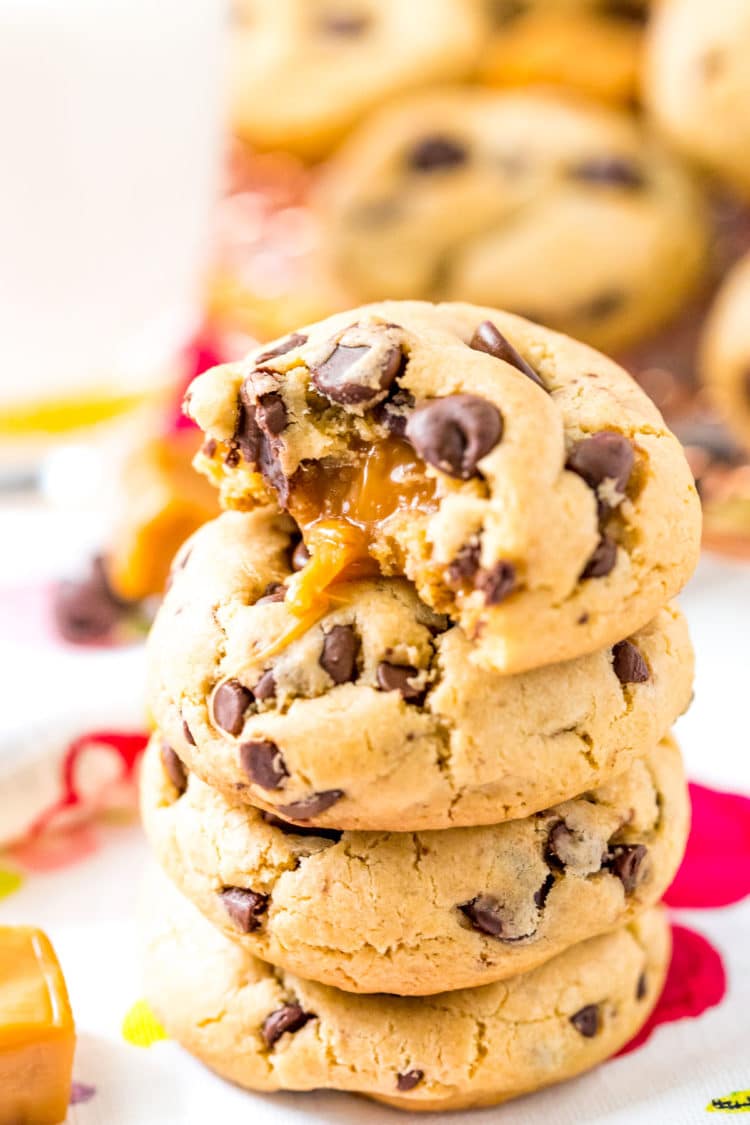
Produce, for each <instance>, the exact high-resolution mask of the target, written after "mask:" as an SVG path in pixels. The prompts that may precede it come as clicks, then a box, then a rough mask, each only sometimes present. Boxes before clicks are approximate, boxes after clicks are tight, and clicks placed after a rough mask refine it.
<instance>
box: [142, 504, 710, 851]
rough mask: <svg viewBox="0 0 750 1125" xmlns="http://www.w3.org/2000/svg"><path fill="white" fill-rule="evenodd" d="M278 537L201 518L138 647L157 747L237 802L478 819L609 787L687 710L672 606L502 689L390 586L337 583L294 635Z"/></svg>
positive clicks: (682, 652)
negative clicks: (143, 647) (165, 746)
mask: <svg viewBox="0 0 750 1125" xmlns="http://www.w3.org/2000/svg"><path fill="white" fill-rule="evenodd" d="M294 543H295V540H294V536H293V533H292V531H291V530H290V527H289V525H288V523H287V522H286V520H285V517H283V516H273V515H271V514H268V513H267V511H265V510H260V511H256V512H249V513H246V512H226V513H224V514H223V515H222V516H220V517H219V518H218V519H217V520H215V521H214V522H212V523H209V524H206V525H205V526H204V527H203V528H202V529H201V530H200V531H199V532H198V533H197V534H196V535H195V536H194V537H193V539H192V540H191V541H190V542H189V543H188V544H186V546H185V548H184V549H183V551H182V553H181V554H180V555H179V556H178V560H177V563H176V564H175V566H174V569H173V578H172V585H171V589H170V590H169V592H168V593H167V595H166V597H165V600H164V603H163V605H162V607H161V609H160V611H159V614H158V617H157V621H156V623H155V625H154V628H153V631H152V635H151V638H150V641H149V652H150V665H151V666H150V677H149V682H150V706H151V710H152V713H153V715H154V718H155V720H156V722H157V724H158V726H159V728H160V730H161V732H162V735H163V737H164V738H165V740H166V741H167V742H168V743H169V744H170V745H171V746H172V747H173V749H174V750H175V752H176V753H177V755H178V756H179V758H180V759H182V761H184V762H185V764H186V766H187V767H188V768H189V769H190V770H191V771H193V772H194V773H196V774H197V775H198V776H199V777H200V778H202V779H203V780H204V781H205V782H207V783H208V784H210V785H212V786H215V787H217V788H218V789H220V790H222V791H224V792H225V793H227V794H228V795H229V796H231V797H232V799H233V800H239V801H244V802H248V803H250V804H254V805H259V806H261V807H263V808H265V809H267V810H269V811H271V812H277V813H278V814H279V815H280V816H282V817H284V818H286V819H288V820H298V821H302V822H304V823H307V824H322V825H331V826H335V827H339V828H369V829H389V830H392V831H408V830H410V829H418V828H446V827H451V826H460V825H472V824H493V823H496V822H498V821H500V820H506V819H510V818H513V817H521V816H527V815H529V814H530V813H533V812H536V811H537V810H539V809H542V808H546V807H549V806H550V805H553V804H556V803H557V802H559V801H561V800H566V799H567V798H569V797H572V796H575V795H577V794H578V793H582V792H584V791H585V790H587V789H592V788H594V787H595V786H597V785H601V784H603V783H605V782H607V781H608V780H609V779H610V778H611V777H613V776H614V775H615V774H616V773H618V772H621V771H622V770H623V769H625V768H626V766H628V764H629V763H630V762H631V761H632V760H633V758H634V757H635V756H637V755H639V754H641V753H642V752H643V749H644V747H648V746H652V745H654V744H655V743H656V742H657V741H658V740H659V739H660V738H661V737H662V736H663V735H664V734H666V732H667V731H668V730H669V728H670V727H671V725H672V723H673V722H674V720H675V719H676V718H677V717H678V715H680V714H681V713H682V712H683V711H684V710H685V708H686V707H687V705H688V703H689V701H690V697H691V689H692V675H693V655H692V649H691V646H690V641H689V638H688V635H687V627H686V623H685V620H684V618H683V617H682V615H681V614H680V612H679V611H678V610H677V609H676V607H674V606H668V607H667V608H665V609H662V610H660V611H659V613H658V614H657V615H656V617H655V618H654V620H653V621H652V622H650V623H649V624H648V625H646V626H645V627H644V628H643V629H641V630H639V631H638V632H637V633H634V634H632V635H631V637H630V638H628V639H622V640H620V639H618V643H617V644H615V645H614V646H613V647H612V648H607V649H602V650H600V651H598V652H596V653H593V654H591V655H588V656H584V657H579V658H578V659H577V660H573V661H569V662H567V663H564V664H555V665H552V666H550V667H547V668H543V669H536V670H534V671H532V672H526V673H522V674H518V675H516V676H502V675H499V674H497V673H494V672H490V671H487V670H485V669H482V668H480V667H478V666H477V665H475V664H472V662H471V660H470V655H471V651H472V644H471V642H470V641H469V639H468V638H467V636H466V634H465V633H464V632H463V630H462V629H461V628H460V627H458V626H449V623H448V622H447V621H446V619H445V618H441V617H438V616H436V615H435V614H434V613H432V612H431V611H430V610H428V609H427V608H426V607H425V606H424V605H423V604H421V603H420V601H419V600H418V598H417V597H416V595H415V593H414V591H413V588H412V587H411V586H410V584H409V583H408V582H405V581H403V580H400V579H387V578H368V579H358V580H356V581H350V582H347V583H343V584H340V585H338V586H337V587H335V588H334V589H333V592H332V598H331V602H330V604H329V605H328V607H327V609H325V611H324V612H323V613H322V614H321V615H320V616H319V617H317V618H315V619H314V620H313V621H312V622H304V621H303V622H302V627H301V628H300V626H299V622H298V621H297V619H296V617H295V616H294V614H292V613H291V612H290V610H289V608H288V606H287V603H286V602H285V601H284V600H281V599H282V598H283V596H284V592H285V589H286V587H285V586H284V583H286V584H287V585H288V584H289V583H291V582H293V581H294V579H295V577H297V576H298V574H299V573H300V572H295V571H294V570H293V564H292V562H291V556H292V555H293V554H294V553H295V548H294ZM269 590H270V591H271V592H270V593H269ZM295 631H296V633H295ZM290 633H291V634H294V635H292V636H291V638H290ZM279 638H282V639H283V638H287V641H288V643H285V644H284V645H283V646H282V647H280V648H279V647H277V646H278V643H279ZM326 802H328V803H326Z"/></svg>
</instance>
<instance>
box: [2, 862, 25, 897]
mask: <svg viewBox="0 0 750 1125" xmlns="http://www.w3.org/2000/svg"><path fill="white" fill-rule="evenodd" d="M23 882H24V880H23V875H21V873H20V872H19V871H10V870H9V869H8V868H6V867H0V899H3V898H7V897H8V895H12V894H15V892H16V891H20V889H21V887H22V886H23Z"/></svg>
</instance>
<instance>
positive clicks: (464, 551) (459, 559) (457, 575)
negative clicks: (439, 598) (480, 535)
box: [445, 543, 481, 586]
mask: <svg viewBox="0 0 750 1125" xmlns="http://www.w3.org/2000/svg"><path fill="white" fill-rule="evenodd" d="M480 555H481V548H480V546H479V543H466V544H465V545H464V546H463V547H462V548H461V550H460V551H459V552H458V554H457V555H456V557H455V559H454V560H453V562H452V563H451V564H450V565H449V566H448V567H447V569H446V572H445V576H446V579H447V581H448V582H449V583H450V585H451V586H462V585H463V584H464V583H465V582H471V581H472V580H473V579H474V577H475V576H476V573H477V571H478V570H479V558H480Z"/></svg>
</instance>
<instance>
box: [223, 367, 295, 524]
mask: <svg viewBox="0 0 750 1125" xmlns="http://www.w3.org/2000/svg"><path fill="white" fill-rule="evenodd" d="M254 394H255V390H254V381H253V375H250V376H249V377H248V378H247V379H246V380H245V382H244V383H243V384H242V387H241V388H240V405H239V414H238V423H237V428H236V430H235V433H234V439H233V440H234V442H235V443H236V444H237V446H238V447H239V449H240V450H241V451H242V456H243V457H244V459H245V460H246V461H247V462H248V464H250V465H253V466H255V468H256V469H257V470H258V472H259V473H260V474H261V476H262V477H263V479H264V480H265V481H266V483H267V484H269V485H270V486H271V488H273V489H274V490H275V491H276V494H277V498H278V501H279V504H280V505H281V507H282V508H283V507H284V506H285V505H286V503H287V500H288V499H289V481H288V480H287V478H286V475H285V474H284V471H283V469H282V467H281V461H280V452H281V448H282V443H281V442H280V440H279V436H278V435H279V433H280V432H281V429H283V427H284V425H285V424H286V407H285V406H284V403H283V401H282V399H281V396H280V395H278V394H277V393H276V392H275V391H272V392H269V393H268V394H265V395H261V397H260V399H259V400H258V401H257V402H256V401H255V398H254ZM276 427H280V429H276Z"/></svg>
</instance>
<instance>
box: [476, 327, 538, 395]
mask: <svg viewBox="0 0 750 1125" xmlns="http://www.w3.org/2000/svg"><path fill="white" fill-rule="evenodd" d="M469 347H470V348H473V349H474V351H475V352H486V353H487V355H491V356H494V357H495V359H502V360H505V362H506V363H510V364H511V366H513V367H516V368H518V370H519V371H521V372H522V373H523V374H524V375H528V377H529V379H531V380H533V382H534V383H536V384H537V386H539V387H541V388H542V389H543V390H545V391H546V390H547V387H546V386H545V384H544V381H543V380H542V377H541V376H540V375H538V374H537V373H536V371H535V370H534V368H533V367H532V366H531V364H529V363H527V362H526V360H525V359H524V358H523V356H522V355H521V354H520V353H519V352H517V351H516V349H515V348H514V347H513V345H512V344H511V342H510V340H507V339H506V338H505V336H503V334H502V332H500V331H499V330H498V329H497V328H496V327H495V325H494V324H493V323H492V321H491V320H483V321H482V323H481V324H480V325H479V327H478V328H477V330H476V331H475V333H474V335H473V336H472V338H471V341H470V343H469Z"/></svg>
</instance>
